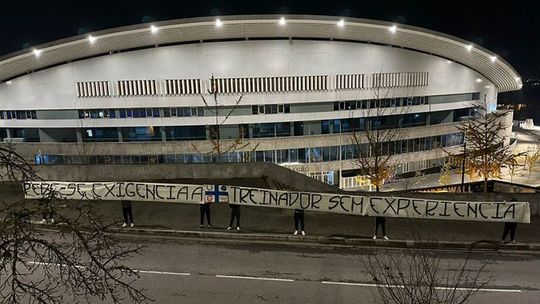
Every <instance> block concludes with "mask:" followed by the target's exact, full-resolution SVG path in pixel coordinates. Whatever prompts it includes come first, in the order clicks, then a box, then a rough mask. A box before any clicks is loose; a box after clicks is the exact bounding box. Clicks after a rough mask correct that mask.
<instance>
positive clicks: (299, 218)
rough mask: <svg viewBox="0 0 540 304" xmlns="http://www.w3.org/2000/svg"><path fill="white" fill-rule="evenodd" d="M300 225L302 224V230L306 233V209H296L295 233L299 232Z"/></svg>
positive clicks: (303, 233)
mask: <svg viewBox="0 0 540 304" xmlns="http://www.w3.org/2000/svg"><path fill="white" fill-rule="evenodd" d="M298 224H300V225H298ZM298 226H300V231H301V233H302V235H306V233H305V232H304V210H303V209H294V235H297V234H298Z"/></svg>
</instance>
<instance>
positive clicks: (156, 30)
mask: <svg viewBox="0 0 540 304" xmlns="http://www.w3.org/2000/svg"><path fill="white" fill-rule="evenodd" d="M150 32H152V34H155V33H157V32H159V28H158V27H157V26H155V25H153V24H152V25H150Z"/></svg>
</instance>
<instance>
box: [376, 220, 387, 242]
mask: <svg viewBox="0 0 540 304" xmlns="http://www.w3.org/2000/svg"><path fill="white" fill-rule="evenodd" d="M379 226H380V227H381V232H382V235H383V238H384V239H385V240H388V236H386V218H384V217H382V216H376V217H375V232H374V233H373V239H374V240H376V239H377V231H378V230H379Z"/></svg>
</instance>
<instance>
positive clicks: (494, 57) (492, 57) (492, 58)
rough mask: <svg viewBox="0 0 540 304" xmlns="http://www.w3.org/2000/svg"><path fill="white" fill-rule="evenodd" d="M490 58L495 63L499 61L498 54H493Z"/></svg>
mask: <svg viewBox="0 0 540 304" xmlns="http://www.w3.org/2000/svg"><path fill="white" fill-rule="evenodd" d="M489 59H491V62H493V63H494V62H495V61H497V56H491V57H489Z"/></svg>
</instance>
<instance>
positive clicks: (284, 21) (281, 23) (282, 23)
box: [279, 17, 287, 25]
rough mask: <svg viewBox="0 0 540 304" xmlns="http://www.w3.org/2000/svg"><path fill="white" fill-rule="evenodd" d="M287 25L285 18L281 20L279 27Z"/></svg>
mask: <svg viewBox="0 0 540 304" xmlns="http://www.w3.org/2000/svg"><path fill="white" fill-rule="evenodd" d="M285 24H287V21H286V20H285V17H281V18H279V25H285Z"/></svg>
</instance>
